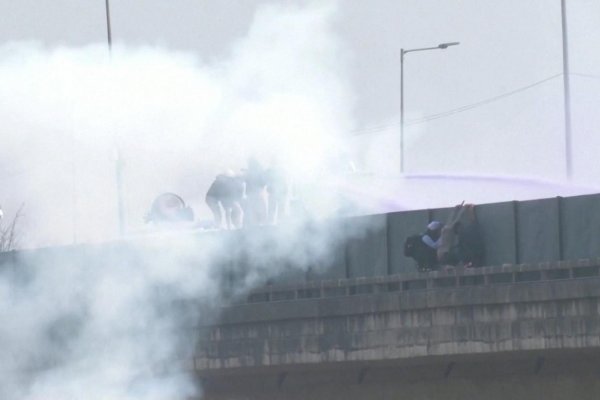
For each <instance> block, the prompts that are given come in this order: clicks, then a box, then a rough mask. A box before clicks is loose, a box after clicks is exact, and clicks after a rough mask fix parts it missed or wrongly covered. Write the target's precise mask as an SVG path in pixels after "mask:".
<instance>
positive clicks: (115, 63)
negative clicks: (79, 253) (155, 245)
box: [0, 3, 352, 246]
mask: <svg viewBox="0 0 600 400" xmlns="http://www.w3.org/2000/svg"><path fill="white" fill-rule="evenodd" d="M332 4H333V3H330V4H326V5H319V6H314V5H313V6H311V7H293V6H286V7H283V6H273V5H271V6H268V7H263V8H260V9H259V10H258V11H257V13H256V15H255V19H254V22H253V24H252V26H251V27H250V29H249V32H248V34H247V36H246V37H245V38H244V39H242V40H239V41H238V42H237V43H235V44H234V45H233V46H232V48H231V51H230V56H229V57H228V59H226V60H213V61H211V62H203V61H202V60H201V59H200V58H198V57H197V56H195V55H192V54H188V53H181V52H179V53H174V52H170V51H168V50H165V49H160V48H129V47H126V46H123V45H119V44H117V45H116V46H115V47H114V48H113V54H112V57H110V58H109V56H108V52H107V49H106V46H105V45H102V44H98V45H93V46H88V47H84V48H44V47H41V46H39V45H36V44H30V43H29V44H23V43H19V44H9V45H4V46H3V47H1V48H0V88H1V90H0V119H1V120H2V121H3V135H2V145H1V147H0V160H1V161H0V179H1V180H2V186H3V187H4V189H5V191H4V193H5V194H4V196H6V197H10V200H11V201H14V202H15V203H19V204H20V203H21V202H25V203H26V214H27V218H26V223H27V224H28V225H27V226H24V227H23V229H24V230H25V232H26V234H27V237H26V238H25V240H26V243H25V244H26V245H29V246H38V245H51V244H57V243H70V242H72V241H73V240H76V241H78V242H86V241H90V240H92V241H96V240H102V239H107V238H110V237H112V236H113V235H114V234H115V232H116V226H117V221H116V214H117V212H116V192H115V190H116V189H115V153H116V151H117V149H118V150H119V151H120V154H121V156H122V159H123V161H124V189H125V202H126V218H127V225H128V228H129V229H130V230H136V228H139V227H140V226H141V224H142V219H143V215H144V213H145V212H146V211H147V209H148V206H149V204H150V202H151V201H152V199H153V197H154V196H156V195H157V194H158V193H160V192H163V191H175V192H177V193H179V194H181V195H182V196H183V197H184V199H186V200H187V201H188V202H190V203H191V205H192V206H193V208H195V209H196V212H197V213H200V215H202V214H207V213H208V209H206V208H204V204H203V196H204V193H205V191H206V189H207V188H208V185H209V183H210V181H211V180H212V179H213V178H214V176H215V175H216V174H217V173H219V172H221V171H222V170H223V169H225V168H232V169H234V170H236V169H239V168H242V167H243V166H244V165H245V161H246V158H247V157H248V156H249V155H254V156H256V157H258V158H259V159H260V160H261V161H262V162H263V163H264V164H268V163H269V162H270V161H271V159H273V158H274V157H276V158H278V159H279V160H280V161H281V163H282V164H284V165H285V166H286V167H287V168H288V169H289V170H290V171H291V173H292V174H294V175H296V176H301V177H304V178H306V179H307V180H310V179H311V178H312V177H314V176H315V175H316V174H317V173H322V171H323V168H324V166H325V165H326V164H327V158H328V157H330V156H331V155H332V154H333V153H335V152H336V151H338V150H340V147H341V146H340V141H339V140H338V137H339V135H340V133H341V132H346V131H348V130H349V126H350V124H351V118H350V109H351V107H352V97H351V96H350V94H349V92H348V91H347V89H346V88H345V84H344V82H345V76H344V65H345V63H346V58H347V55H346V53H345V51H344V49H343V47H342V46H341V45H340V44H339V42H338V40H337V38H336V36H335V35H334V34H333V33H332V31H331V27H330V26H331V22H332V19H333V18H334V17H335V7H334V6H333V5H332ZM8 188H9V189H8ZM7 192H8V193H10V196H9V195H8V194H7ZM3 201H6V200H5V199H3Z"/></svg>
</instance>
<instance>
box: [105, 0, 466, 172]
mask: <svg viewBox="0 0 600 400" xmlns="http://www.w3.org/2000/svg"><path fill="white" fill-rule="evenodd" d="M107 1H108V0H107ZM459 44H460V42H449V43H440V44H439V45H437V46H435V47H423V48H419V49H409V50H404V49H400V173H401V174H403V173H404V55H405V54H406V53H412V52H415V51H426V50H440V49H441V50H445V49H447V48H448V47H449V46H457V45H459Z"/></svg>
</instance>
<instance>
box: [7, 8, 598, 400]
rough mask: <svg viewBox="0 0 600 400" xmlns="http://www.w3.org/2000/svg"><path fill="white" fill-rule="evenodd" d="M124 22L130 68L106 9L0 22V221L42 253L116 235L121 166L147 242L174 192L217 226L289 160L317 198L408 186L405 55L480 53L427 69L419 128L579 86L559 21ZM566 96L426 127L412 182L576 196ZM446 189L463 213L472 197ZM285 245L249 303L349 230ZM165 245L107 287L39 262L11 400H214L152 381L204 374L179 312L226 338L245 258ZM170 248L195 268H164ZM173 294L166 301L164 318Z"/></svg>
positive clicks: (27, 279) (111, 266)
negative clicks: (228, 295) (349, 168)
mask: <svg viewBox="0 0 600 400" xmlns="http://www.w3.org/2000/svg"><path fill="white" fill-rule="evenodd" d="M96 3H97V4H96ZM113 3H114V4H112V5H113V17H114V18H113V22H114V24H113V28H114V30H113V34H114V38H115V46H114V48H113V54H112V57H110V58H109V57H108V52H107V48H106V45H105V44H104V40H105V31H104V25H103V24H104V14H103V12H104V10H103V5H104V2H95V3H94V4H90V3H87V2H85V4H84V2H80V3H78V2H71V1H56V2H52V3H47V4H39V2H37V1H33V0H22V1H19V2H14V1H10V0H0V7H1V9H0V11H1V12H0V14H1V15H3V17H5V21H4V22H5V23H3V24H2V26H1V27H0V33H1V35H0V36H1V37H3V38H9V40H8V41H6V42H4V43H3V44H2V45H1V46H0V120H1V121H2V127H1V128H0V129H1V130H0V132H1V137H0V138H1V143H0V171H1V174H0V179H1V182H0V184H1V187H0V189H1V192H0V195H1V198H0V203H1V204H2V206H3V208H4V209H5V211H6V212H7V214H8V215H10V214H11V213H13V212H14V210H16V208H17V207H18V206H19V205H20V204H21V203H24V204H25V217H24V219H23V225H22V226H21V227H22V231H23V234H24V236H23V241H24V243H23V244H24V245H25V246H27V247H37V246H47V245H55V244H65V243H72V242H95V241H103V240H107V239H111V238H113V237H114V236H115V235H116V230H117V229H116V227H117V221H116V214H117V212H116V193H115V184H114V180H115V178H114V177H115V170H114V167H115V160H114V155H115V151H116V149H117V148H118V149H120V152H121V154H122V157H123V160H124V162H125V165H124V187H125V202H126V216H127V228H128V230H130V231H136V230H137V229H140V228H141V227H142V218H143V215H144V213H145V212H146V211H147V209H148V207H149V205H150V202H151V201H152V199H153V198H154V196H156V195H157V194H159V193H161V192H164V191H175V192H176V193H179V194H181V195H182V196H183V197H184V199H186V200H187V201H188V203H189V204H190V205H191V206H192V207H194V209H195V210H196V211H197V213H199V214H200V215H207V210H206V209H205V208H203V207H204V206H203V197H204V194H205V191H206V189H207V188H208V185H209V184H210V181H211V180H212V179H213V178H214V176H215V175H216V174H217V173H219V172H221V171H222V170H223V169H225V168H233V169H239V168H241V167H243V165H244V163H245V160H246V158H247V157H248V156H249V155H256V156H258V157H259V158H260V159H261V161H263V163H265V164H268V163H269V162H270V160H271V158H273V157H279V158H280V159H281V160H284V163H285V165H286V166H287V168H288V169H289V170H290V172H291V174H292V175H294V176H296V177H299V179H304V180H306V181H308V182H310V181H314V180H316V179H317V178H318V179H323V178H324V177H327V176H328V175H329V171H330V170H331V165H332V164H333V165H336V163H337V162H339V160H343V159H345V157H346V156H347V154H353V155H354V157H355V159H356V161H357V164H358V165H359V167H360V168H361V169H364V170H370V171H376V172H378V173H381V174H388V175H389V174H391V172H390V171H395V169H396V168H397V165H398V153H397V130H398V123H397V121H398V73H399V68H398V67H399V65H398V57H399V54H398V52H399V48H400V47H405V48H414V47H428V46H432V45H436V44H438V43H440V42H446V41H455V40H456V41H461V42H462V43H461V45H460V46H458V47H456V48H451V49H448V50H446V51H443V52H442V51H432V52H427V53H418V54H409V55H408V56H407V64H406V71H405V72H406V74H407V75H406V79H407V81H406V83H407V86H406V88H405V89H406V92H405V94H406V100H407V120H414V119H418V118H422V117H426V116H428V115H432V114H436V113H440V112H444V111H446V110H451V109H454V108H457V107H460V106H463V105H468V104H472V103H475V102H478V101H480V100H483V99H486V98H490V97H493V96H496V95H498V94H502V93H505V92H509V91H511V90H514V89H517V88H519V87H522V86H525V85H529V84H531V83H533V82H536V81H539V80H542V79H545V78H547V77H549V76H553V75H556V74H558V73H560V72H561V44H560V4H559V1H554V2H552V1H548V0H535V1H533V0H532V1H528V2H522V1H517V0H511V1H506V2H504V1H503V2H481V1H479V0H470V1H464V2H461V4H460V7H459V6H457V5H456V3H454V2H442V1H435V0H427V1H423V0H418V1H417V0H414V1H407V2H397V1H386V0H374V1H370V2H365V1H362V0H348V1H344V2H338V3H336V2H327V3H323V2H311V1H302V2H288V1H282V2H273V3H270V2H267V1H258V0H256V1H250V0H249V1H245V2H243V4H242V2H235V4H234V3H227V4H226V5H225V6H223V5H222V4H223V3H224V2H222V1H218V2H217V1H215V2H206V4H205V5H204V6H203V8H200V7H198V6H197V3H198V2H195V1H188V0H185V1H184V0H181V1H180V2H173V3H171V2H169V5H168V6H167V5H165V4H166V3H165V2H162V1H161V2H159V1H148V0H145V1H141V0H130V1H123V2H113ZM568 3H569V7H570V8H569V10H570V32H571V36H570V38H571V40H572V46H571V48H572V52H573V53H572V57H571V60H572V65H571V69H572V71H573V72H574V73H576V74H577V75H575V74H574V75H573V77H572V92H573V119H574V124H573V128H574V129H573V131H574V158H575V165H574V166H575V174H576V177H575V182H576V183H578V184H589V185H596V178H595V177H596V176H597V174H598V172H600V171H599V169H600V167H599V166H598V164H597V161H596V156H595V149H597V148H598V145H599V144H600V143H598V142H599V141H600V136H599V135H598V134H597V133H598V126H599V124H600V121H599V120H598V118H599V117H598V115H599V114H598V113H596V112H595V110H596V109H597V108H598V105H599V104H600V102H599V97H598V93H600V91H598V90H597V89H598V86H599V83H598V82H600V80H598V76H599V75H600V73H599V71H600V67H599V65H600V62H599V60H600V57H599V55H598V52H597V50H596V49H595V47H594V46H593V44H594V43H597V42H598V40H600V30H599V28H598V24H597V23H596V22H597V20H598V16H599V15H600V13H599V12H600V6H599V3H598V2H595V1H591V0H589V1H585V0H581V1H568ZM174 4H175V5H174ZM194 7H196V8H194ZM198 10H200V11H198ZM86 17H87V18H89V20H88V19H86ZM201 29H204V30H202V31H201ZM225 31H226V33H223V32H225ZM413 56H414V57H413ZM561 96H562V81H561V79H560V77H558V78H555V79H553V80H549V81H548V82H547V83H544V84H540V85H538V86H536V87H535V88H534V89H531V90H530V91H524V92H521V93H520V94H518V95H515V96H513V97H509V98H507V99H506V100H502V101H498V102H494V103H491V104H490V105H487V106H484V107H479V108H477V109H473V110H469V111H466V112H462V113H459V114H456V115H453V116H451V117H448V118H441V119H438V120H435V121H430V122H428V123H426V124H420V125H413V126H411V127H410V128H409V129H407V132H406V134H407V160H406V161H407V162H406V165H407V171H408V172H410V173H414V174H418V173H448V172H451V173H455V174H459V175H461V174H462V175H468V174H473V173H478V174H479V173H486V174H489V175H503V176H514V177H533V178H536V179H538V178H543V179H546V180H550V181H562V178H563V172H564V170H563V166H564V158H563V153H562V151H563V150H562V146H563V142H564V140H563V139H564V137H563V126H562V97H561ZM349 135H353V138H352V139H351V140H349ZM357 149H358V150H357ZM332 160H333V161H332ZM336 160H337V161H336ZM342 164H343V162H342ZM333 169H335V167H334V168H333ZM445 182H446V183H448V185H447V186H443V188H444V190H439V192H441V193H438V196H439V198H440V199H442V200H445V199H448V198H452V197H451V196H448V195H447V194H448V193H450V192H451V191H453V190H456V189H455V187H454V186H452V185H450V184H449V182H451V180H445ZM363 183H364V182H363ZM349 186H352V185H349ZM441 187H442V186H438V187H437V188H438V189H439V188H441ZM350 189H353V188H352V187H350ZM354 189H356V188H354ZM383 189H384V190H385V188H383ZM461 190H464V189H461ZM472 190H473V191H475V190H477V187H475V188H473V189H472ZM510 190H512V189H506V191H508V192H510ZM557 190H558V189H557ZM479 191H481V190H479ZM361 193H362V192H361V191H360V190H358V196H359V197H360V196H361ZM509 194H510V193H509ZM459 195H460V196H464V197H463V198H465V197H466V198H467V199H468V197H469V196H468V193H465V192H461V193H459ZM370 196H372V197H377V193H370ZM389 196H393V193H392V194H389ZM488 200H489V201H493V198H489V199H488ZM333 208H335V207H333ZM329 209H331V208H329V207H325V211H327V210H329ZM324 214H326V213H324ZM282 229H283V230H282V231H281V235H279V236H278V241H277V242H276V243H275V245H273V242H269V244H270V246H266V243H265V242H263V241H261V240H260V237H257V239H256V241H254V242H248V243H246V245H247V249H248V250H249V251H250V253H251V254H252V255H253V256H255V257H259V260H262V261H264V262H263V263H262V264H263V265H265V266H266V267H264V268H262V269H260V270H252V271H246V275H245V278H244V279H243V280H242V282H241V283H240V285H239V287H237V288H236V290H237V292H238V294H243V293H244V292H246V291H247V290H249V289H251V288H252V287H255V286H256V285H258V284H260V283H261V282H264V279H266V278H267V277H269V276H272V275H276V274H277V273H278V272H279V271H278V268H280V267H281V266H282V265H285V263H284V262H282V261H281V260H285V259H286V257H291V258H293V259H294V260H295V261H296V262H298V263H300V264H303V265H308V264H311V263H314V262H318V261H320V260H322V259H323V258H327V256H328V251H329V249H331V248H332V247H333V246H334V242H335V241H336V240H338V239H340V236H341V235H340V232H339V231H338V230H335V229H333V230H329V229H325V230H320V231H319V230H317V231H315V232H312V234H311V235H306V231H305V230H304V228H302V224H299V225H296V224H290V225H288V226H284V227H282ZM364 229H368V227H367V228H364ZM360 230H361V229H359V231H356V232H345V234H346V235H348V234H351V235H359V234H361V233H362V232H361V231H360ZM307 238H310V240H306V239H307ZM271 239H272V238H271ZM147 240H148V242H142V244H139V246H140V247H141V248H142V250H140V251H139V252H138V251H133V250H131V251H130V252H125V253H123V254H119V253H118V252H117V253H116V254H117V256H115V257H116V258H115V259H116V260H119V262H110V263H108V264H106V265H102V266H98V265H94V263H93V262H92V261H93V260H92V259H88V258H86V257H88V255H86V254H84V255H81V254H78V253H77V252H74V254H73V255H71V256H65V258H64V259H60V257H59V258H58V259H53V262H52V263H49V261H48V260H50V259H51V258H48V257H45V258H42V259H38V258H37V257H36V256H35V254H33V253H31V254H32V255H31V258H30V260H29V261H30V262H31V263H33V264H34V265H37V267H38V268H36V269H35V271H37V273H32V274H28V273H25V274H24V276H20V275H19V274H18V273H16V275H11V274H10V273H9V272H7V271H3V273H2V275H0V304H1V306H0V317H1V318H2V320H3V321H9V323H6V324H3V325H2V327H0V339H1V340H0V353H1V354H3V355H6V354H9V356H6V357H2V358H1V360H0V370H1V371H3V373H2V374H0V379H2V381H0V391H2V392H0V393H2V395H3V397H5V398H14V399H18V400H21V399H25V400H38V399H48V398H52V399H56V398H86V399H91V400H96V399H114V398H123V399H162V398H173V397H183V396H188V395H200V393H201V389H199V388H197V387H196V386H195V384H194V382H193V381H192V380H190V378H189V377H188V376H187V375H185V374H169V373H167V374H165V373H156V371H154V370H153V369H152V368H150V370H147V369H145V368H148V365H149V364H150V365H153V363H154V362H157V363H159V364H160V361H161V360H170V359H172V358H177V356H178V355H179V356H181V354H184V355H185V354H188V355H189V353H186V352H185V350H186V349H183V350H182V349H181V348H180V347H179V346H180V344H181V343H180V341H179V340H178V335H177V333H176V332H181V331H179V329H180V323H181V321H180V320H179V319H178V318H177V316H178V314H177V312H176V311H177V310H175V309H172V310H171V309H169V308H168V307H167V308H166V309H164V308H161V307H164V305H165V304H169V303H170V302H172V301H174V300H192V299H198V298H200V300H201V303H202V304H204V305H206V308H207V309H208V310H209V311H207V313H206V314H202V315H184V316H183V317H184V318H183V319H185V317H188V316H189V317H190V319H188V321H187V323H188V324H190V325H193V322H194V320H193V319H192V318H200V320H201V321H203V322H207V321H208V322H210V321H212V320H213V319H214V318H216V317H217V314H216V313H215V311H214V309H212V311H211V307H210V306H213V305H218V304H219V303H220V302H221V301H224V299H223V297H224V295H223V293H220V292H219V290H218V289H219V277H218V274H217V273H215V270H216V269H218V267H219V265H220V263H221V262H222V257H223V256H224V255H226V254H227V251H225V250H224V249H228V250H229V249H230V247H228V246H227V243H223V242H222V241H221V240H212V239H211V241H210V243H209V242H206V243H205V245H204V247H202V249H200V250H201V251H199V249H198V248H197V247H196V246H195V245H196V242H194V241H187V240H186V239H185V238H184V237H181V236H177V237H172V236H155V237H153V238H152V239H150V238H147ZM206 240H208V239H206ZM165 248H169V249H174V250H176V251H174V252H173V253H165V254H162V253H161V250H162V249H165ZM265 249H268V250H269V251H268V252H265ZM105 250H106V249H105V248H102V250H98V251H101V253H102V254H104V251H105ZM28 254H29V253H28ZM159 255H162V257H159ZM311 255H312V256H311ZM95 259H96V258H94V260H95ZM115 259H113V261H114V260H115ZM190 260H194V262H191V261H190ZM273 260H277V261H279V262H275V263H272V262H271V261H273ZM44 261H45V262H44ZM81 265H86V266H88V267H89V268H81ZM166 266H168V268H166ZM28 271H29V270H28ZM157 289H161V290H162V289H165V290H162V291H161V293H165V292H166V293H167V294H165V295H163V296H162V297H160V298H159V299H157V298H156V290H157ZM199 296H200V297H199ZM141 332H143V334H140V333H141ZM187 351H190V349H189V348H188V349H187ZM182 352H183V353H182ZM36 357H38V358H40V360H37V362H36ZM46 357H48V358H49V359H51V360H54V362H55V364H50V365H48V364H46V363H44V360H45V358H46Z"/></svg>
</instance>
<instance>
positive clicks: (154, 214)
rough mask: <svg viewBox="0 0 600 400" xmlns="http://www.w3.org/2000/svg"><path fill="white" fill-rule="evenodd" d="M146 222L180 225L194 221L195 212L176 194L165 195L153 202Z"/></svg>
mask: <svg viewBox="0 0 600 400" xmlns="http://www.w3.org/2000/svg"><path fill="white" fill-rule="evenodd" d="M145 220H146V222H153V223H157V224H161V223H178V222H192V221H194V211H193V210H192V209H191V208H190V207H188V206H186V205H185V202H184V201H183V199H182V198H181V197H180V196H178V195H176V194H175V193H163V194H161V195H159V196H158V197H156V199H154V201H153V202H152V206H151V207H150V211H149V212H148V213H147V214H146V218H145Z"/></svg>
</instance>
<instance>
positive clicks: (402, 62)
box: [400, 49, 404, 174]
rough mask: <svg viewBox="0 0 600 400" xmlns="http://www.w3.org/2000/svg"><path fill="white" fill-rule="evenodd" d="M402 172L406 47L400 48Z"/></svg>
mask: <svg viewBox="0 0 600 400" xmlns="http://www.w3.org/2000/svg"><path fill="white" fill-rule="evenodd" d="M400 173H401V174H403V173H404V49H400Z"/></svg>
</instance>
